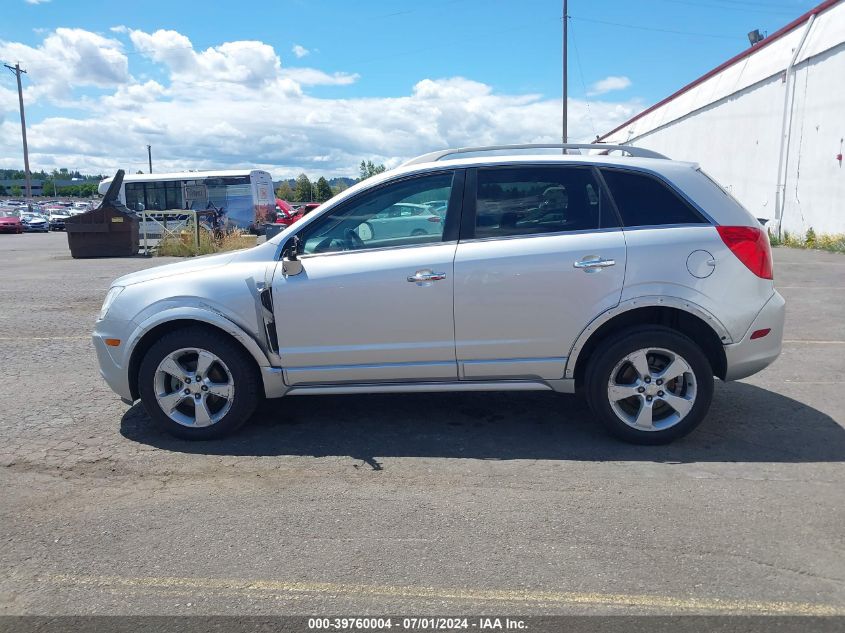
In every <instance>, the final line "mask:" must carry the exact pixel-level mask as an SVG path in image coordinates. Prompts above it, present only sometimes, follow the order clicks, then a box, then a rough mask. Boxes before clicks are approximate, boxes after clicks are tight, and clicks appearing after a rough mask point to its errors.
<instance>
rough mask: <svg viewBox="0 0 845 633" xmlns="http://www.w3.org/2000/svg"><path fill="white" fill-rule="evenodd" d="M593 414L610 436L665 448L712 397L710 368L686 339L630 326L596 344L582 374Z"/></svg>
mask: <svg viewBox="0 0 845 633" xmlns="http://www.w3.org/2000/svg"><path fill="white" fill-rule="evenodd" d="M585 393H586V396H587V401H588V403H589V405H590V408H591V409H592V411H593V413H594V414H595V415H596V416H597V417H598V418H599V419H600V420H601V422H602V423H603V424H604V425H605V427H606V428H607V429H608V430H609V431H610V432H611V433H612V434H613V435H615V436H616V437H618V438H620V439H623V440H625V441H628V442H633V443H635V444H665V443H667V442H671V441H672V440H675V439H677V438H679V437H683V436H684V435H686V434H687V433H689V432H690V431H692V430H693V429H694V428H695V427H696V426H698V424H699V423H700V422H701V421H702V420H703V419H704V416H705V415H706V414H707V411H708V409H709V408H710V401H711V400H712V398H713V370H712V368H711V366H710V362H709V361H708V359H707V356H706V355H705V354H704V352H702V350H701V348H699V347H698V346H697V345H696V344H695V343H694V342H693V341H692V340H691V339H689V338H687V337H686V336H684V335H683V334H681V333H679V332H677V331H675V330H671V329H669V328H664V327H659V326H645V327H638V328H631V329H628V330H625V331H623V332H620V333H619V334H617V335H616V336H614V337H612V338H610V339H608V340H607V341H604V342H603V343H601V344H600V345H599V346H598V348H597V349H596V350H595V351H594V353H593V356H592V359H591V361H590V364H589V365H588V367H587V372H586V375H585Z"/></svg>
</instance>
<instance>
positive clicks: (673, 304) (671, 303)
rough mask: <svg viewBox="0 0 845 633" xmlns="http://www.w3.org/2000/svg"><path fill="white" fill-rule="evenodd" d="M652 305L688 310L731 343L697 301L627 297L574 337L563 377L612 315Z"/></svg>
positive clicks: (568, 375) (572, 375)
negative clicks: (591, 338)
mask: <svg viewBox="0 0 845 633" xmlns="http://www.w3.org/2000/svg"><path fill="white" fill-rule="evenodd" d="M652 307H663V308H675V309H677V310H681V311H682V312H688V313H690V314H692V315H694V316H696V317H698V318H699V319H701V320H702V321H704V322H705V323H706V324H707V325H709V326H710V327H711V328H713V331H714V332H715V333H716V336H718V337H719V339H720V340H721V341H722V344H723V345H728V344H729V343H733V339H732V338H731V335H730V333H729V332H728V330H727V328H726V327H725V326H724V324H722V322H721V321H719V319H717V318H716V317H715V316H713V314H711V313H710V312H708V311H707V310H705V309H704V308H702V307H701V306H700V305H698V304H697V303H693V302H692V301H688V300H687V299H681V298H679V297H665V296H657V295H654V296H643V297H636V298H634V299H627V300H625V301H622V302H621V303H619V304H617V305H616V306H614V307H613V308H611V309H610V310H606V311H605V312H602V313H601V314H600V315H598V316H597V317H596V318H595V319H593V320H592V322H590V324H589V325H588V326H587V327H585V328H584V329H583V330H582V331H581V334H579V335H578V338H577V339H575V343H574V345H573V346H572V349H571V350H570V351H569V356H568V357H567V360H566V371H565V373H564V378H575V366H576V364H577V363H578V355H579V354H580V353H581V350H582V349H584V345H586V343H587V341H588V340H589V339H590V337H591V336H592V335H593V334H594V333H595V331H596V330H598V329H599V328H600V327H601V326H602V325H604V324H605V323H607V322H608V321H610V320H611V319H613V318H614V317H617V316H619V315H620V314H624V313H625V312H629V311H631V310H636V309H638V308H652Z"/></svg>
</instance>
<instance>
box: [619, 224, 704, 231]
mask: <svg viewBox="0 0 845 633" xmlns="http://www.w3.org/2000/svg"><path fill="white" fill-rule="evenodd" d="M713 226H714V225H712V224H707V223H706V222H699V223H698V224H687V223H683V224H644V225H642V226H626V227H625V228H624V229H622V230H623V231H626V232H630V231H646V230H648V231H653V230H655V229H702V228H713Z"/></svg>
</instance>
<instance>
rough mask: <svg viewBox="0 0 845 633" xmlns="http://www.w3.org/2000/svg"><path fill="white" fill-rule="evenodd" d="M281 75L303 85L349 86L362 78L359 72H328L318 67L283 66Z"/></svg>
mask: <svg viewBox="0 0 845 633" xmlns="http://www.w3.org/2000/svg"><path fill="white" fill-rule="evenodd" d="M281 75H282V77H288V78H290V79H292V80H293V81H295V82H296V83H298V84H300V85H302V86H348V85H349V84H354V83H355V82H356V81H358V79H360V78H361V75H359V74H358V73H351V74H350V73H332V74H328V73H325V72H323V71H322V70H317V69H316V68H283V69H282V70H281Z"/></svg>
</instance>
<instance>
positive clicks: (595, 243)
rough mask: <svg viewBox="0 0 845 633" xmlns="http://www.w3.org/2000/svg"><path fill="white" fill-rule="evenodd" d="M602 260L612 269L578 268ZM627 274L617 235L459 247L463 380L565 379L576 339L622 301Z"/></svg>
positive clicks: (457, 296) (458, 336)
mask: <svg viewBox="0 0 845 633" xmlns="http://www.w3.org/2000/svg"><path fill="white" fill-rule="evenodd" d="M599 257H600V258H603V259H605V260H613V261H615V265H613V266H607V267H603V268H576V267H575V263H576V262H581V261H583V260H587V261H590V260H591V259H597V258H599ZM624 276H625V238H624V236H623V234H622V231H620V230H607V231H600V232H594V233H569V234H556V235H549V236H536V237H526V238H508V239H501V240H495V239H493V240H482V241H475V242H467V243H461V244H459V246H458V252H457V254H456V256H455V345H456V352H457V360H458V363H459V365H460V367H461V377H462V378H467V379H482V378H484V379H487V378H492V377H498V378H544V379H557V378H563V372H564V367H565V365H566V357H567V355H568V354H569V350H570V348H571V347H572V345H573V343H574V342H575V339H576V338H577V337H578V334H580V333H581V330H583V329H584V327H586V326H587V324H589V322H590V321H591V320H592V319H593V318H594V317H595V316H597V315H598V314H600V313H601V312H604V311H605V310H607V309H609V308H612V307H613V306H615V305H616V304H617V303H619V298H620V295H621V293H622V285H623V281H624ZM490 361H495V362H492V363H491V362H490Z"/></svg>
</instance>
